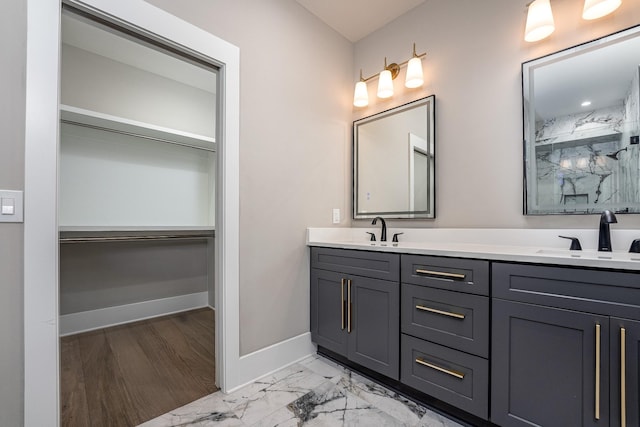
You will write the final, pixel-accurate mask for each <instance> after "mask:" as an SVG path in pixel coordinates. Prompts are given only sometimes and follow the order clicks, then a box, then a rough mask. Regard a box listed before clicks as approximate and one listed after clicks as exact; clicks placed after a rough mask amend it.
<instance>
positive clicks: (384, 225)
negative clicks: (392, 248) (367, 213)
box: [371, 216, 387, 242]
mask: <svg viewBox="0 0 640 427" xmlns="http://www.w3.org/2000/svg"><path fill="white" fill-rule="evenodd" d="M378 220H380V222H382V233H381V234H380V241H381V242H386V241H387V223H386V222H384V219H383V218H382V217H380V216H377V217H375V218H373V221H371V225H376V224H377V223H378Z"/></svg>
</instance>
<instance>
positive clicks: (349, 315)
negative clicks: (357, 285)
mask: <svg viewBox="0 0 640 427" xmlns="http://www.w3.org/2000/svg"><path fill="white" fill-rule="evenodd" d="M347 333H349V334H350V333H351V279H347Z"/></svg>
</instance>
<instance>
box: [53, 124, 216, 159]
mask: <svg viewBox="0 0 640 427" xmlns="http://www.w3.org/2000/svg"><path fill="white" fill-rule="evenodd" d="M60 123H65V124H68V125H76V126H82V127H85V128H89V129H95V130H101V131H104V132H111V133H117V134H120V135H126V136H133V137H136V138H143V139H148V140H151V141H156V142H162V143H165V144H173V145H180V146H182V147H188V148H195V149H197V150H202V151H209V152H215V150H214V149H211V148H206V147H200V146H198V145H193V144H185V143H184V142H178V141H172V140H170V139H164V138H158V137H157V136H149V135H142V134H140V133H135V132H127V131H126V130H119V129H110V128H106V127H102V126H97V125H90V124H87V123H82V122H76V121H73V120H68V119H60Z"/></svg>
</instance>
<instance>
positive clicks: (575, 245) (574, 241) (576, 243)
mask: <svg viewBox="0 0 640 427" xmlns="http://www.w3.org/2000/svg"><path fill="white" fill-rule="evenodd" d="M558 237H562V238H563V239H569V240H571V246H570V247H569V250H570V251H581V250H582V246H581V245H580V240H578V238H577V237H567V236H558Z"/></svg>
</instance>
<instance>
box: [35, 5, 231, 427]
mask: <svg viewBox="0 0 640 427" xmlns="http://www.w3.org/2000/svg"><path fill="white" fill-rule="evenodd" d="M64 1H66V2H68V3H69V4H71V5H74V6H76V7H79V8H81V9H85V10H88V11H91V12H94V13H97V14H99V15H102V16H104V17H107V18H108V19H110V20H112V21H114V22H116V23H120V24H125V25H129V26H134V27H136V29H138V30H140V31H142V32H143V33H147V34H149V35H152V36H154V37H156V38H160V39H161V40H164V41H166V42H168V43H176V44H177V45H181V46H185V47H187V48H189V49H191V50H193V51H195V52H198V53H200V54H202V55H204V56H206V57H208V58H210V59H211V60H212V61H213V63H215V64H216V65H217V66H219V70H220V71H219V74H218V78H219V79H220V85H219V88H220V93H219V94H218V96H219V97H220V102H219V104H218V105H219V107H220V108H219V109H218V110H219V111H218V113H217V114H218V117H217V119H218V120H217V123H218V129H217V135H216V140H217V145H218V148H219V149H218V153H217V156H218V164H217V166H218V167H217V172H216V173H217V184H216V239H215V257H216V258H215V262H216V269H215V299H216V306H217V307H216V334H215V340H216V381H217V384H218V386H219V387H220V388H221V389H222V391H224V392H226V391H228V390H231V389H233V388H235V387H237V386H238V385H240V382H241V380H240V378H241V376H240V372H239V370H240V362H241V361H240V345H239V344H240V343H239V339H240V337H239V329H240V328H239V289H238V288H239V220H240V209H239V133H240V130H239V128H240V83H239V81H240V50H239V49H238V48H237V47H236V46H233V45H232V44H230V43H228V42H226V41H224V40H222V39H220V38H218V37H216V36H213V35H212V34H210V33H207V32H206V31H204V30H202V29H199V28H197V27H195V26H194V25H192V24H189V23H187V22H185V21H183V20H181V19H179V18H177V17H175V16H173V15H171V14H169V13H167V12H165V11H163V10H161V9H159V8H157V7H155V6H152V5H150V4H148V3H146V2H144V1H142V0H64ZM60 12H61V2H60V0H28V1H27V54H26V110H25V197H24V208H25V209H24V210H25V222H24V425H25V426H27V427H30V426H34V427H35V426H38V427H42V426H57V425H59V422H60V416H59V415H60V410H59V408H60V401H59V390H60V374H59V343H58V342H59V336H58V335H59V334H58V315H59V304H58V296H59V283H58V265H59V259H58V258H59V256H58V217H57V216H58V212H57V211H58V207H57V203H58V202H57V200H58V152H59V142H58V128H59V112H58V108H59V91H60V89H59V82H60Z"/></svg>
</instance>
